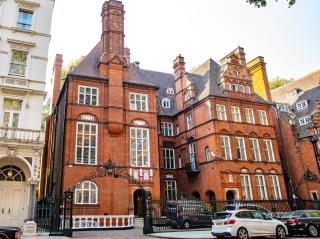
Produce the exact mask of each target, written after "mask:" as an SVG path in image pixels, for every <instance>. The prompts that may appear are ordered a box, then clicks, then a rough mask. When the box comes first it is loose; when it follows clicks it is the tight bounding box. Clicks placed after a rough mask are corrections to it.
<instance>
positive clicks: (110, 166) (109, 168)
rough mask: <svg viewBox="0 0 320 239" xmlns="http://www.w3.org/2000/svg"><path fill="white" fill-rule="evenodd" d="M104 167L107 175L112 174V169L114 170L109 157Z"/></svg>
mask: <svg viewBox="0 0 320 239" xmlns="http://www.w3.org/2000/svg"><path fill="white" fill-rule="evenodd" d="M106 169H107V175H108V176H112V175H113V170H114V165H113V163H112V161H111V158H109V160H108V163H107V165H106Z"/></svg>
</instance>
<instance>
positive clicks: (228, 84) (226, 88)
mask: <svg viewBox="0 0 320 239" xmlns="http://www.w3.org/2000/svg"><path fill="white" fill-rule="evenodd" d="M225 90H228V91H231V84H230V83H226V84H225Z"/></svg>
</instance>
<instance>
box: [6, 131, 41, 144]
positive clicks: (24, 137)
mask: <svg viewBox="0 0 320 239" xmlns="http://www.w3.org/2000/svg"><path fill="white" fill-rule="evenodd" d="M43 140H44V134H43V132H41V131H40V130H32V129H18V128H4V127H0V141H7V142H17V143H37V142H39V141H43Z"/></svg>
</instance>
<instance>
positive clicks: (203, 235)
mask: <svg viewBox="0 0 320 239" xmlns="http://www.w3.org/2000/svg"><path fill="white" fill-rule="evenodd" d="M148 236H150V237H156V238H183V239H207V238H211V239H212V238H214V237H213V236H212V235H211V230H210V229H208V230H205V231H196V230H195V231H181V232H159V233H152V234H149V235H148Z"/></svg>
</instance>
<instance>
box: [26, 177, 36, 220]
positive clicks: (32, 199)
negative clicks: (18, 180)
mask: <svg viewBox="0 0 320 239" xmlns="http://www.w3.org/2000/svg"><path fill="white" fill-rule="evenodd" d="M29 186H30V194H29V205H28V219H27V221H34V220H35V212H36V188H37V181H33V180H31V181H30V182H29Z"/></svg>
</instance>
